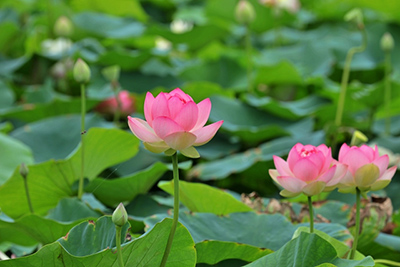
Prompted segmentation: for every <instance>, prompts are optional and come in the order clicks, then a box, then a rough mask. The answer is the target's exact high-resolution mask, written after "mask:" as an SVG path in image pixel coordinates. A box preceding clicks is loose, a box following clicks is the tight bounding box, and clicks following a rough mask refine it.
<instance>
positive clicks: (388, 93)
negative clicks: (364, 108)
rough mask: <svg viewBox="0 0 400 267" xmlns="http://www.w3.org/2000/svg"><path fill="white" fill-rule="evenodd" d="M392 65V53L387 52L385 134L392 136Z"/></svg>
mask: <svg viewBox="0 0 400 267" xmlns="http://www.w3.org/2000/svg"><path fill="white" fill-rule="evenodd" d="M391 68H392V64H391V62H390V52H389V51H387V52H385V95H384V99H385V101H384V102H385V112H386V120H385V134H386V135H390V114H389V113H390V98H391V97H392V96H391V84H390V72H391Z"/></svg>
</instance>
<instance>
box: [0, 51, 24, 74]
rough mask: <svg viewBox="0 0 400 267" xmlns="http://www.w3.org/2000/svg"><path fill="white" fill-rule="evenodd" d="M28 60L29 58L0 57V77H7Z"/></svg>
mask: <svg viewBox="0 0 400 267" xmlns="http://www.w3.org/2000/svg"><path fill="white" fill-rule="evenodd" d="M28 60H29V57H26V56H22V57H19V58H13V59H7V58H4V57H2V56H0V77H2V76H9V75H11V74H12V73H13V72H14V71H16V70H17V69H19V68H20V67H21V66H22V65H24V64H25V63H26V62H27V61H28Z"/></svg>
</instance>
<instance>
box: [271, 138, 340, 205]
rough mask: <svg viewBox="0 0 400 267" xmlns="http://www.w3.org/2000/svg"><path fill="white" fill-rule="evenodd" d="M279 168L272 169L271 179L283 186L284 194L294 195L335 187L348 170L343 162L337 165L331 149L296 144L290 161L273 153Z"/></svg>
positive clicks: (314, 193) (312, 194) (290, 155)
mask: <svg viewBox="0 0 400 267" xmlns="http://www.w3.org/2000/svg"><path fill="white" fill-rule="evenodd" d="M273 158H274V163H275V167H276V170H274V169H270V170H269V174H270V176H271V177H272V179H273V180H274V181H275V182H276V183H278V184H279V185H280V186H282V187H283V188H284V190H282V191H281V195H282V196H286V197H293V196H297V195H299V194H300V193H304V194H305V195H307V196H314V195H318V194H319V193H321V192H322V191H330V190H333V189H334V188H335V186H336V184H337V183H338V182H339V180H340V178H341V177H343V175H344V174H345V172H346V167H345V166H344V165H336V164H335V163H336V161H335V160H334V159H333V158H332V153H331V149H330V148H328V147H327V146H326V145H319V146H317V147H315V146H312V145H302V144H300V143H298V144H296V145H295V146H294V147H293V148H292V149H291V150H290V152H289V156H288V158H287V161H284V160H283V159H282V158H280V157H278V156H273Z"/></svg>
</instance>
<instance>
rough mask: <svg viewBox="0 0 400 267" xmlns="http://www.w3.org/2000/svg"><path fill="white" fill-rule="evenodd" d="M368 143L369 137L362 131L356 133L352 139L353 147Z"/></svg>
mask: <svg viewBox="0 0 400 267" xmlns="http://www.w3.org/2000/svg"><path fill="white" fill-rule="evenodd" d="M366 142H368V137H367V136H366V135H365V134H363V133H362V132H360V131H357V130H356V131H354V133H353V136H352V137H351V142H350V145H351V146H359V145H362V144H364V143H366Z"/></svg>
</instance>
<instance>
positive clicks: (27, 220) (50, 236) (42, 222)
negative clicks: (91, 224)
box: [0, 214, 97, 244]
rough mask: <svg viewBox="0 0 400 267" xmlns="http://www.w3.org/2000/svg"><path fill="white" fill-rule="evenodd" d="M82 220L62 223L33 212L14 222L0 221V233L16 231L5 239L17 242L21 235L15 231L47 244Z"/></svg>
mask: <svg viewBox="0 0 400 267" xmlns="http://www.w3.org/2000/svg"><path fill="white" fill-rule="evenodd" d="M96 217H97V216H95V217H91V219H94V218H96ZM84 220H85V219H78V220H76V221H74V222H68V223H63V222H58V221H55V220H52V219H46V218H43V217H40V216H38V215H35V214H29V215H25V216H24V217H22V218H20V219H18V220H16V221H14V222H4V221H0V235H1V236H3V235H6V236H7V232H8V234H10V235H11V232H14V231H16V233H13V235H11V237H8V238H10V239H5V240H7V241H11V242H17V243H19V242H18V238H21V236H16V235H17V233H19V234H20V235H22V236H23V237H25V238H27V239H28V240H35V241H36V242H38V243H42V244H48V243H51V242H54V241H56V240H57V239H58V238H60V237H62V236H64V235H66V234H67V233H68V231H69V230H70V229H71V228H72V227H74V226H75V225H77V224H79V223H81V222H82V221H84ZM49 229H51V230H49ZM2 240H3V239H2ZM24 242H25V241H24ZM19 244H21V243H19ZM22 244H24V243H22Z"/></svg>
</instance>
